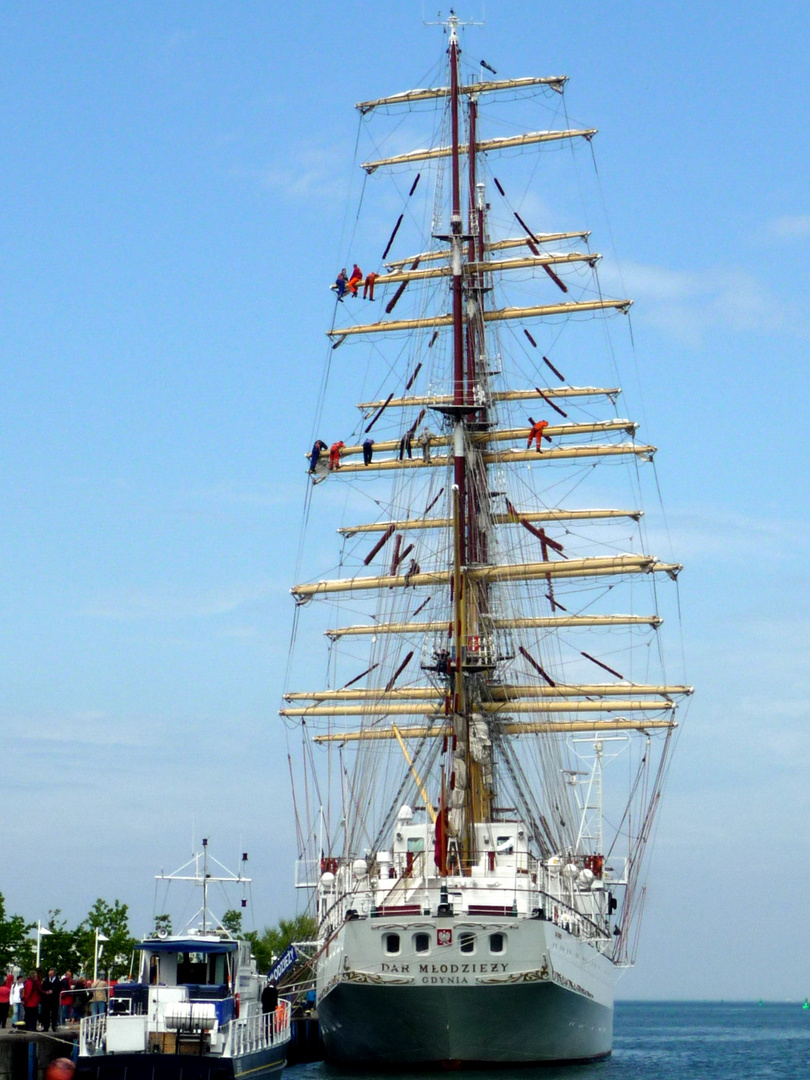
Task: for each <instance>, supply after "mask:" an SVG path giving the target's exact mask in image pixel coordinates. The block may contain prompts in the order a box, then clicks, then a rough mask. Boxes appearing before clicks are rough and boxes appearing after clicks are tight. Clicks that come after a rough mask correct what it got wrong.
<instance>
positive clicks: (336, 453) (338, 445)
mask: <svg viewBox="0 0 810 1080" xmlns="http://www.w3.org/2000/svg"><path fill="white" fill-rule="evenodd" d="M345 445H346V443H344V442H335V443H332V445H331V446H330V447H329V468H330V469H339V468H340V451H341V450H342V449H343V447H344V446H345Z"/></svg>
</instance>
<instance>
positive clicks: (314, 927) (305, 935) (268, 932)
mask: <svg viewBox="0 0 810 1080" xmlns="http://www.w3.org/2000/svg"><path fill="white" fill-rule="evenodd" d="M317 936H318V924H317V923H316V922H315V920H314V919H313V918H312V916H311V915H296V917H295V918H294V919H280V920H279V924H278V926H277V927H270V926H266V927H265V928H264V930H263V931H262V933H261V934H259V933H257V932H256V931H255V930H251V931H250V932H249V933H247V934H245V937H246V938H247V940H248V941H249V942H250V944H251V947H252V949H253V955H254V956H255V957H256V963H257V964H258V967H259V971H263V972H264V971H268V970H269V969H270V967H271V966H272V964H273V961H274V960H275V959H276V958H277V957H279V956H281V954H282V953H283V952H284V950H285V949H286V948H287V946H288V945H291V944H292V943H293V942H294V941H314V940H315V938H316V937H317Z"/></svg>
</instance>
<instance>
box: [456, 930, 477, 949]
mask: <svg viewBox="0 0 810 1080" xmlns="http://www.w3.org/2000/svg"><path fill="white" fill-rule="evenodd" d="M458 947H459V949H460V951H461V952H463V953H471V952H475V934H470V933H461V934H459V935H458Z"/></svg>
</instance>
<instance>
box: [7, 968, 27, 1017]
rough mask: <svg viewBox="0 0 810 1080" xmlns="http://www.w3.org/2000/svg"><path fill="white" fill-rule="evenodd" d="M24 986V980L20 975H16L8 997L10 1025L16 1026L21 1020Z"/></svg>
mask: <svg viewBox="0 0 810 1080" xmlns="http://www.w3.org/2000/svg"><path fill="white" fill-rule="evenodd" d="M24 986H25V979H24V978H23V977H22V975H18V976H17V979H16V980H15V982H14V985H13V986H12V987H11V994H10V995H9V1001H10V1003H11V1009H12V1012H11V1022H12V1024H18V1023H19V1022H20V1021H21V1020H22V1018H23V1003H22V994H23V987H24Z"/></svg>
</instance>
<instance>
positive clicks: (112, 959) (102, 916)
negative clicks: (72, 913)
mask: <svg viewBox="0 0 810 1080" xmlns="http://www.w3.org/2000/svg"><path fill="white" fill-rule="evenodd" d="M128 911H129V905H128V904H122V903H121V901H120V900H116V901H115V903H114V904H112V905H110V904H108V903H107V901H106V900H102V899H100V898H99V899H98V900H96V902H95V904H93V906H92V908H91V909H90V912H89V914H88V915H87V918H86V919H85V920H84V921H83V922H81V923H80V924H79V925H78V927H77V928H76V931H75V940H76V948H77V951H78V954H79V958H80V961H81V966H82V968H83V970H84V971H86V972H87V973H88V974H92V972H93V960H94V957H93V953H94V949H95V942H96V931H97V930H98V932H99V934H102V935H103V936H104V937H106V938H107V939H108V940H107V941H106V942H102V943H101V944H100V945H99V963H98V969H99V972H102V971H103V972H105V974H108V975H109V976H110V977H111V978H116V977H117V976H118V975H121V974H123V973H124V972H126V971H128V970H129V965H130V957H131V955H132V950H133V949H134V948H135V938H133V937H132V935H131V934H130V932H129V915H128Z"/></svg>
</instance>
